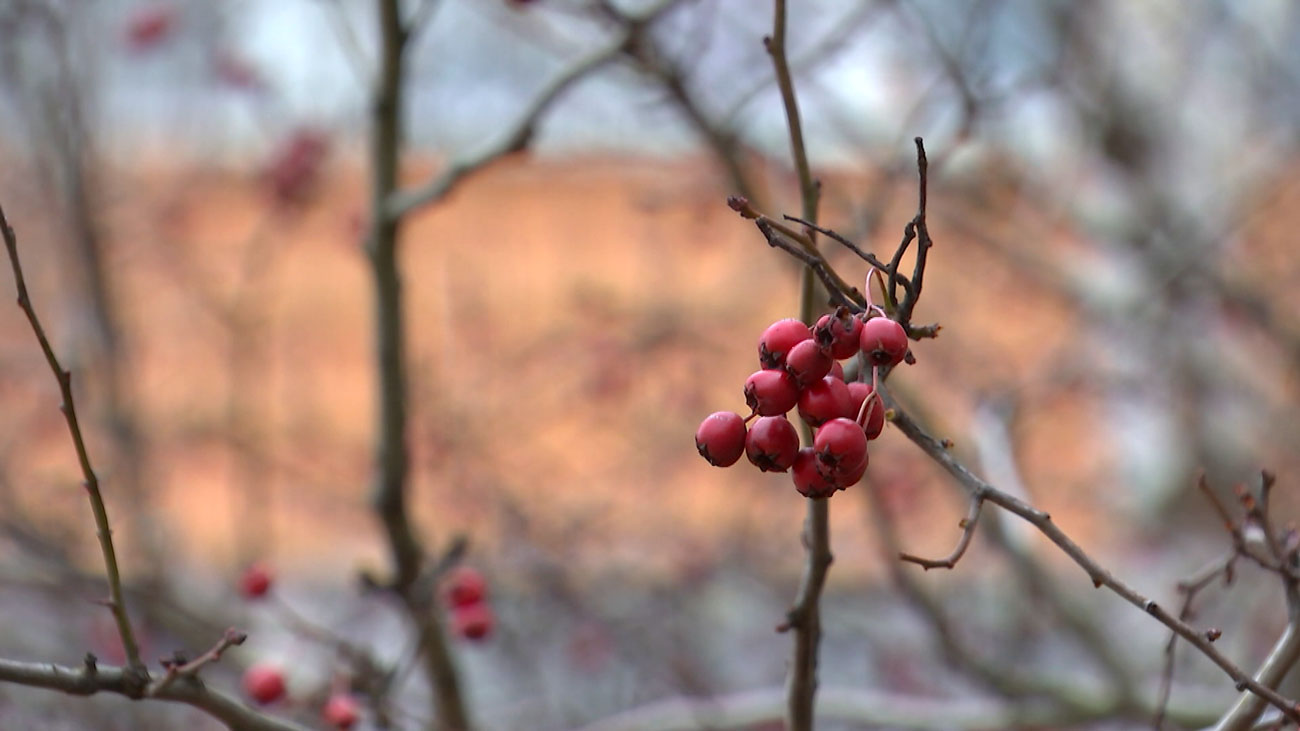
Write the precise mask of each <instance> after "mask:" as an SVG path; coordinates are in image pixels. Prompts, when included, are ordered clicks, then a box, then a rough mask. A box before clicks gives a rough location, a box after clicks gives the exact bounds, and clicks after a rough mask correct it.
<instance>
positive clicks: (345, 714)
mask: <svg viewBox="0 0 1300 731" xmlns="http://www.w3.org/2000/svg"><path fill="white" fill-rule="evenodd" d="M321 715H322V716H324V717H325V723H328V724H329V725H331V726H333V727H334V728H337V729H344V731H346V730H347V729H350V728H352V727H353V726H355V725H357V721H358V720H360V718H361V704H360V703H358V702H357V699H356V698H354V697H353V696H351V695H348V694H347V693H335V694H333V695H331V696H330V698H329V700H327V701H325V709H324V710H323V711H321Z"/></svg>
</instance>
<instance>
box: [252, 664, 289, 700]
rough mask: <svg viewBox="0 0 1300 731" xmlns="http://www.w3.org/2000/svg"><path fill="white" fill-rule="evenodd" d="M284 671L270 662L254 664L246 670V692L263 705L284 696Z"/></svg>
mask: <svg viewBox="0 0 1300 731" xmlns="http://www.w3.org/2000/svg"><path fill="white" fill-rule="evenodd" d="M284 691H285V686H284V672H283V671H281V670H280V668H279V667H277V666H275V665H271V664H269V663H261V664H257V665H253V666H251V667H249V668H248V669H247V670H245V671H244V692H245V693H247V694H248V697H249V698H252V699H253V700H254V701H256V702H257V703H259V704H261V705H266V704H268V703H274V702H276V701H278V700H280V699H281V698H283V697H284Z"/></svg>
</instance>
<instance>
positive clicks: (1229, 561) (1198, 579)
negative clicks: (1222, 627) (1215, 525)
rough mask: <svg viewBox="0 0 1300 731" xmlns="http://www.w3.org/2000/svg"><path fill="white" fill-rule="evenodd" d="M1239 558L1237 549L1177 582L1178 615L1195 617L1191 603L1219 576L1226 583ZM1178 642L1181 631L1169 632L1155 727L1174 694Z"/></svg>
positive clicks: (1211, 634)
mask: <svg viewBox="0 0 1300 731" xmlns="http://www.w3.org/2000/svg"><path fill="white" fill-rule="evenodd" d="M1237 558H1238V555H1237V554H1236V553H1235V552H1234V553H1231V554H1228V557H1227V558H1226V559H1220V560H1218V561H1215V562H1214V563H1212V564H1210V565H1209V566H1208V567H1206V568H1205V569H1202V570H1201V571H1200V572H1198V573H1197V574H1196V575H1195V576H1193V577H1192V578H1190V579H1186V580H1184V581H1180V582H1178V592H1179V593H1180V594H1182V595H1183V606H1182V608H1181V609H1179V610H1178V619H1180V620H1182V621H1184V622H1188V621H1190V620H1191V619H1192V617H1193V615H1194V611H1193V609H1192V604H1193V602H1195V601H1196V596H1197V595H1198V594H1200V593H1201V591H1203V590H1204V589H1205V588H1206V587H1207V586H1209V585H1210V584H1211V583H1213V582H1214V581H1215V580H1216V579H1218V578H1219V577H1220V576H1222V577H1223V582H1224V583H1225V584H1226V583H1229V582H1231V581H1232V576H1233V565H1234V564H1235V563H1236V562H1237ZM1219 635H1220V632H1219V630H1217V629H1209V630H1206V633H1205V638H1206V639H1207V640H1209V641H1211V642H1213V641H1215V640H1217V639H1218V638H1219ZM1177 645H1178V634H1177V633H1176V632H1170V633H1169V641H1168V642H1167V643H1165V665H1164V669H1163V670H1161V672H1160V690H1159V692H1158V693H1157V695H1156V715H1155V720H1154V721H1152V722H1151V727H1152V728H1154V729H1156V731H1160V729H1163V728H1164V727H1165V715H1166V712H1167V710H1168V708H1169V699H1170V697H1171V696H1172V695H1173V687H1174V651H1175V649H1176V647H1177Z"/></svg>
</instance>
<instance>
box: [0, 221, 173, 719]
mask: <svg viewBox="0 0 1300 731" xmlns="http://www.w3.org/2000/svg"><path fill="white" fill-rule="evenodd" d="M0 233H3V235H4V240H5V249H6V250H7V251H8V252H9V264H10V266H11V268H12V269H13V273H14V283H15V285H16V287H17V289H18V306H19V307H20V308H21V309H22V311H23V314H25V315H26V316H27V322H28V323H29V324H30V325H31V328H32V332H33V333H34V334H35V335H36V340H37V341H38V342H39V343H40V346H41V352H42V353H44V355H45V362H46V363H47V364H48V365H49V367H50V370H51V371H53V373H54V378H55V380H56V381H58V384H59V394H60V396H61V398H62V403H60V404H59V410H60V411H62V412H63V418H64V420H65V421H66V422H67V424H68V433H69V434H70V435H71V437H72V445H73V447H74V449H75V450H76V452H77V463H78V465H80V467H81V476H82V480H83V482H82V485H83V486H84V487H85V488H86V495H87V497H88V498H89V499H90V509H91V512H92V513H94V516H95V528H96V531H97V533H98V536H99V548H100V552H101V553H102V554H103V556H104V572H105V575H106V578H107V580H108V595H109V599H108V601H107V604H108V607H109V609H110V611H112V613H113V620H114V621H115V622H116V624H117V632H118V635H120V636H121V638H122V648H123V650H124V652H125V654H126V660H127V667H128V673H127V675H128V676H129V680H130V681H131V688H132V689H133V692H134V693H135V694H136V696H135V697H138V696H139V694H140V693H141V692H143V690H144V684H145V683H147V682H148V679H149V672H148V670H146V669H145V666H144V663H143V662H142V661H141V660H140V648H139V645H137V644H136V640H135V632H134V631H133V630H132V629H131V620H130V618H129V617H128V616H127V611H126V601H125V600H124V599H123V596H122V575H121V571H120V569H119V568H118V564H117V551H116V549H114V547H113V532H112V528H111V527H110V525H109V520H108V508H107V507H105V505H104V496H103V495H102V494H101V493H100V490H99V478H98V477H97V476H96V475H95V470H94V468H93V467H92V466H91V464H90V454H89V452H88V451H87V449H86V441H85V439H84V438H83V437H82V434H81V425H80V424H79V423H78V421H77V408H76V405H75V404H74V402H73V400H72V374H71V373H70V372H69V371H66V370H64V369H63V366H62V365H60V364H59V359H58V356H56V355H55V354H54V348H53V347H51V346H50V341H49V338H47V337H46V335H45V328H43V327H42V326H41V321H40V318H38V317H37V315H36V309H35V308H34V307H33V306H32V300H31V296H30V295H29V294H28V292H27V281H26V280H25V279H24V278H23V268H22V263H21V262H20V261H19V258H18V236H17V234H15V233H14V230H13V227H11V226H10V225H9V221H8V219H7V218H5V215H4V209H3V208H0Z"/></svg>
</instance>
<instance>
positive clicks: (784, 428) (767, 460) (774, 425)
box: [745, 416, 799, 472]
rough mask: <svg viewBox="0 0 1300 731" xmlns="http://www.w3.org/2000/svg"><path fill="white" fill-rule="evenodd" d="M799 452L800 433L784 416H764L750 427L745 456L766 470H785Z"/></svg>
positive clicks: (746, 438) (746, 439)
mask: <svg viewBox="0 0 1300 731" xmlns="http://www.w3.org/2000/svg"><path fill="white" fill-rule="evenodd" d="M798 453H799V433H798V432H796V431H795V430H794V424H791V423H790V420H789V419H787V418H785V417H784V416H763V417H760V418H759V419H758V421H755V422H754V425H753V426H751V427H750V428H749V434H748V435H747V436H746V437H745V456H747V457H749V461H750V462H753V463H754V466H756V467H758V468H759V469H760V470H762V471H764V472H785V471H786V470H788V469H790V465H792V464H794V457H795V455H796V454H798Z"/></svg>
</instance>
